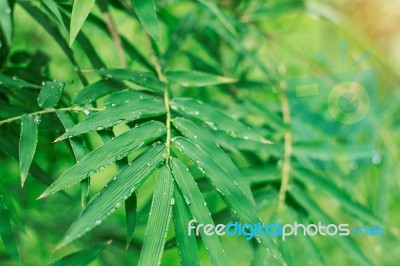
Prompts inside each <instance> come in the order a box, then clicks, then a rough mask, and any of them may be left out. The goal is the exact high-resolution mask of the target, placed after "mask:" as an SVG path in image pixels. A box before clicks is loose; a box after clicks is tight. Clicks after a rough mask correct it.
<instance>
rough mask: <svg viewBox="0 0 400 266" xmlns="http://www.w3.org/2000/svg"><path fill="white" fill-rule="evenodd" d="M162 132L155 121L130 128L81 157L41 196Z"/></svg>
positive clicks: (145, 142)
mask: <svg viewBox="0 0 400 266" xmlns="http://www.w3.org/2000/svg"><path fill="white" fill-rule="evenodd" d="M164 134H165V125H164V124H163V123H161V122H155V121H150V122H147V123H144V124H142V125H140V126H138V127H135V128H132V129H130V130H129V131H127V132H125V133H123V134H121V135H119V136H118V137H116V138H114V139H113V140H110V141H109V142H107V143H105V144H104V145H103V146H101V147H99V148H97V149H95V150H94V151H92V152H90V153H89V154H88V155H86V156H85V157H83V158H82V159H81V160H80V161H79V162H78V163H77V164H75V165H74V166H72V167H71V168H69V169H68V170H67V171H66V172H65V173H64V174H62V175H61V176H60V177H59V178H58V179H57V180H56V181H55V182H54V183H53V184H52V185H51V186H50V187H49V188H47V190H46V191H45V192H44V193H43V194H42V195H41V197H45V196H48V195H50V194H53V193H55V192H57V191H59V190H62V189H65V188H66V187H69V186H71V185H73V184H75V183H76V182H79V181H81V180H83V179H85V178H86V177H87V176H88V175H89V174H90V173H93V172H95V171H97V170H99V169H100V168H101V167H102V166H107V165H109V164H111V163H112V162H114V161H116V160H119V159H122V158H123V157H125V156H127V155H128V154H129V153H131V152H132V151H134V150H137V149H139V148H141V147H143V146H144V145H145V144H147V143H149V142H151V141H153V140H155V139H157V138H159V137H161V136H163V135H164Z"/></svg>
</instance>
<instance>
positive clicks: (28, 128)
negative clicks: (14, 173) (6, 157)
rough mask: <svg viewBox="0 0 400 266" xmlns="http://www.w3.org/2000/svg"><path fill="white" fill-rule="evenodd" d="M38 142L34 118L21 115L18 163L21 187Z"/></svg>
mask: <svg viewBox="0 0 400 266" xmlns="http://www.w3.org/2000/svg"><path fill="white" fill-rule="evenodd" d="M37 141H38V129H37V122H36V121H35V118H34V117H32V116H30V115H27V114H23V115H22V116H21V135H20V139H19V162H20V165H19V166H20V172H21V186H24V183H25V180H26V177H27V176H28V172H29V168H30V167H31V164H32V161H33V156H34V155H35V151H36V145H37Z"/></svg>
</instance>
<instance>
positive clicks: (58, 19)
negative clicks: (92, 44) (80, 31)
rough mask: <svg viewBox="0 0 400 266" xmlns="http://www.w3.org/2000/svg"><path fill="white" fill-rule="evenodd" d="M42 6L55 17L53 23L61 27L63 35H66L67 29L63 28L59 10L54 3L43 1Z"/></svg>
mask: <svg viewBox="0 0 400 266" xmlns="http://www.w3.org/2000/svg"><path fill="white" fill-rule="evenodd" d="M43 4H45V5H46V7H47V8H48V9H49V10H50V11H51V13H52V14H53V15H54V17H55V22H56V23H57V24H58V25H59V26H60V27H61V29H62V30H63V32H64V33H66V34H67V33H68V30H67V27H65V24H64V20H63V18H62V16H61V13H60V10H59V9H58V6H57V4H56V2H54V1H53V0H43Z"/></svg>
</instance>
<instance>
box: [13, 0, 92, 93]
mask: <svg viewBox="0 0 400 266" xmlns="http://www.w3.org/2000/svg"><path fill="white" fill-rule="evenodd" d="M89 1H92V0H89ZM18 4H19V5H20V6H21V7H23V8H24V9H25V11H26V12H27V13H28V14H29V15H30V16H31V17H32V18H33V19H35V21H36V22H37V23H39V24H40V25H41V26H42V27H43V29H45V30H46V31H47V33H48V34H49V35H50V36H51V37H52V38H53V39H54V40H55V41H56V42H57V44H58V45H59V46H60V47H61V49H62V50H63V52H64V53H65V55H66V56H67V57H68V59H69V61H70V62H71V64H72V65H73V66H74V67H75V68H76V69H80V68H79V65H78V63H77V62H76V60H75V57H74V54H73V53H72V50H71V48H70V47H69V46H68V43H67V42H66V41H65V39H64V38H63V36H62V35H61V33H60V31H59V29H58V27H57V26H56V25H55V24H54V23H52V21H51V20H50V19H49V17H48V16H47V15H46V14H45V13H43V12H42V11H41V10H40V9H38V8H37V7H36V6H35V5H32V3H30V2H24V1H20V2H18ZM78 76H79V79H80V80H81V81H82V83H83V84H84V85H87V84H88V82H87V80H86V78H85V76H84V75H83V74H82V73H81V72H79V71H78Z"/></svg>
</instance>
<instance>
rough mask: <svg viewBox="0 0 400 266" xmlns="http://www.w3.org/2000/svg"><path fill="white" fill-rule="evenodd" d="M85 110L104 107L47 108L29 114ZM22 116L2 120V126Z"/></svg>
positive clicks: (96, 109) (0, 122)
mask: <svg viewBox="0 0 400 266" xmlns="http://www.w3.org/2000/svg"><path fill="white" fill-rule="evenodd" d="M83 110H89V111H103V110H104V108H88V107H66V108H59V109H46V110H41V111H37V112H33V113H29V115H42V114H48V113H54V112H56V111H83ZM20 119H21V116H15V117H11V118H8V119H5V120H2V121H0V126H1V125H3V124H7V123H11V122H14V121H16V120H20Z"/></svg>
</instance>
